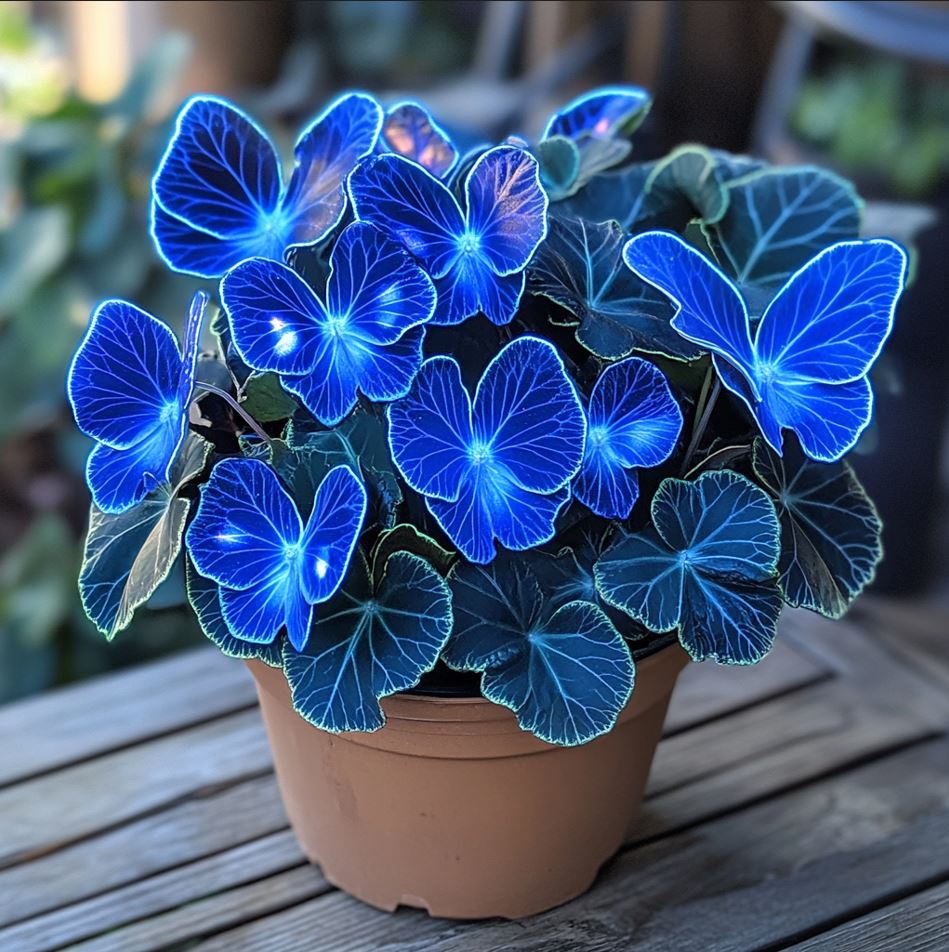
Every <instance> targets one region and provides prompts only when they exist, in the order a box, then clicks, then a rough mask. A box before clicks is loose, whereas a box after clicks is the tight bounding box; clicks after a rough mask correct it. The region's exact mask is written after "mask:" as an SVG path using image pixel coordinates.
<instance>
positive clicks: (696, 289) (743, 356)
mask: <svg viewBox="0 0 949 952" xmlns="http://www.w3.org/2000/svg"><path fill="white" fill-rule="evenodd" d="M623 259H624V260H625V262H626V264H627V266H628V267H630V268H631V269H632V270H633V271H635V272H636V274H638V275H639V276H640V277H641V278H642V279H643V280H645V281H648V282H649V283H650V284H652V285H653V286H654V287H657V288H658V289H659V290H660V291H662V292H663V293H664V294H666V295H667V296H668V297H669V299H670V300H671V301H672V302H673V303H674V304H675V305H676V307H677V309H678V310H677V311H676V314H675V317H673V319H672V326H673V327H674V328H675V329H676V330H677V331H678V332H679V333H680V334H681V335H682V336H683V337H685V338H686V339H687V340H690V341H692V342H694V343H696V344H699V345H701V346H702V347H706V348H708V349H709V350H710V351H712V353H715V354H720V355H722V356H723V357H725V358H726V359H727V360H729V361H731V362H732V363H733V364H735V366H737V367H738V368H739V369H740V370H742V371H743V372H744V373H745V374H746V376H748V377H749V379H752V380H753V374H754V370H753V368H754V363H755V358H754V345H753V344H752V341H751V329H750V327H749V322H748V312H747V310H746V309H745V304H744V301H743V300H742V297H741V295H740V294H739V292H738V289H737V288H736V287H735V286H734V284H732V282H731V281H729V280H728V278H726V277H725V275H724V274H722V273H721V271H719V270H718V268H716V267H715V265H714V264H712V262H711V261H709V259H708V258H706V257H705V256H704V255H703V254H702V253H701V252H700V251H698V250H697V249H696V248H693V247H692V245H690V244H688V242H686V241H685V240H683V239H682V238H680V237H679V236H678V235H676V234H674V233H673V232H665V231H649V232H644V233H643V234H641V235H636V236H634V237H633V238H630V240H629V241H628V242H627V243H626V246H625V247H624V248H623ZM752 388H753V389H754V384H753V383H752Z"/></svg>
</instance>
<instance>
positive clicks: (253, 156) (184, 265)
mask: <svg viewBox="0 0 949 952" xmlns="http://www.w3.org/2000/svg"><path fill="white" fill-rule="evenodd" d="M381 125H382V109H381V108H380V107H379V104H378V103H377V102H376V101H375V100H374V99H373V98H372V97H371V96H367V95H365V94H364V93H349V94H347V95H345V96H342V97H340V98H339V99H337V100H336V101H335V102H334V103H332V104H331V105H330V106H329V107H328V108H327V109H326V110H325V111H324V112H323V113H322V114H321V115H320V116H319V117H318V118H317V119H315V120H314V121H313V123H311V124H310V125H309V126H308V127H307V128H306V129H304V131H303V132H302V134H301V135H300V138H299V139H297V144H296V147H295V149H294V160H295V163H294V168H293V174H292V175H291V177H290V181H289V183H288V184H287V185H286V187H284V184H283V180H282V176H281V172H280V160H279V159H278V157H277V153H276V151H275V149H274V147H273V144H272V143H271V141H270V139H268V138H267V136H266V135H265V133H264V132H263V131H262V130H261V129H260V128H259V127H258V126H257V125H256V124H255V123H254V121H253V120H252V119H250V118H249V117H248V116H246V115H245V114H244V113H243V112H241V111H240V110H239V109H237V108H236V107H235V106H233V105H232V104H230V103H228V102H225V101H224V100H223V99H217V98H215V97H210V96H199V97H196V98H194V99H191V100H189V101H188V102H187V103H186V104H185V105H184V107H183V108H182V110H181V112H180V113H179V115H178V120H177V124H176V126H175V132H174V135H173V137H172V139H171V141H170V142H169V144H168V148H167V150H166V151H165V154H164V156H163V158H162V160H161V163H160V164H159V166H158V171H157V172H156V173H155V178H154V180H153V182H152V196H153V201H152V224H151V228H152V237H153V238H154V240H155V245H156V247H157V248H158V251H159V254H161V256H162V257H163V258H164V260H165V262H166V263H167V264H168V266H169V267H171V268H172V269H174V270H175V271H182V272H185V273H186V274H193V275H196V276H198V277H202V278H215V277H220V276H221V275H222V274H224V273H225V272H226V271H227V270H228V269H229V268H231V267H232V266H233V265H235V264H237V263H238V262H239V261H243V260H244V259H245V258H250V257H255V256H260V257H265V258H275V259H279V258H282V257H283V255H284V252H285V251H287V249H289V248H291V247H293V246H295V245H306V244H312V243H314V242H317V241H320V240H322V239H323V238H324V237H325V236H326V235H327V234H329V232H330V231H332V229H333V228H335V227H336V225H337V224H338V223H339V221H340V218H341V217H342V214H343V210H344V208H345V203H346V192H345V182H346V176H347V175H348V174H349V173H350V171H351V170H352V168H353V166H355V164H356V163H357V162H358V161H359V159H360V158H362V157H363V156H365V155H368V154H369V153H371V152H372V150H373V149H374V148H375V145H376V139H377V138H378V135H379V129H380V127H381Z"/></svg>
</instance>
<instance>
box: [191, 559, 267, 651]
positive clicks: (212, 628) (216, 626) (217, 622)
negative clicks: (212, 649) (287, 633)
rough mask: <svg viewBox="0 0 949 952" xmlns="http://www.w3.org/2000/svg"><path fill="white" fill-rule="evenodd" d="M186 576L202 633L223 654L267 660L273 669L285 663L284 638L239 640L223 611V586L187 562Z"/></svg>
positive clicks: (192, 605)
mask: <svg viewBox="0 0 949 952" xmlns="http://www.w3.org/2000/svg"><path fill="white" fill-rule="evenodd" d="M185 566H186V567H185V575H186V578H187V585H188V600H189V601H190V602H191V607H192V608H193V609H194V613H195V615H196V616H197V619H198V624H200V626H201V630H202V631H203V632H204V634H205V635H206V636H207V637H208V639H209V640H210V641H212V642H213V643H214V644H215V645H217V647H218V648H220V649H221V651H222V652H223V653H224V654H225V655H227V656H228V657H229V658H239V659H240V660H242V661H250V660H256V661H263V662H264V664H267V665H269V666H270V667H271V668H279V667H281V666H282V664H283V657H282V654H283V645H282V644H281V642H280V639H275V640H274V641H272V642H271V643H270V644H263V645H260V644H257V645H255V644H253V643H251V642H249V641H243V640H242V639H240V638H235V637H234V636H233V635H232V634H231V632H230V630H229V629H228V627H227V622H226V621H225V620H224V615H223V613H222V611H221V601H220V592H221V587H220V586H219V585H218V584H217V582H215V581H213V580H212V579H209V578H205V577H204V576H203V575H201V574H200V573H199V572H197V571H196V570H195V568H194V566H193V565H192V563H191V560H190V559H189V560H187V561H186V563H185Z"/></svg>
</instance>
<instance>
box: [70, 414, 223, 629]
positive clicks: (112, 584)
mask: <svg viewBox="0 0 949 952" xmlns="http://www.w3.org/2000/svg"><path fill="white" fill-rule="evenodd" d="M210 450H211V444H210V443H208V442H206V441H205V440H203V439H201V437H199V436H197V435H195V434H193V433H192V434H189V436H188V437H187V439H186V440H185V443H184V445H183V447H182V450H181V453H180V454H179V455H178V457H177V459H176V461H175V464H174V466H173V468H172V471H171V473H170V474H169V475H170V483H169V484H168V485H163V486H159V487H158V488H156V489H155V490H154V491H153V492H152V493H151V494H150V495H149V496H148V497H146V498H145V499H144V500H143V501H142V502H141V503H139V504H138V505H136V506H134V507H132V508H130V509H127V510H125V511H124V512H122V513H118V514H109V513H104V512H102V511H101V510H99V509H96V508H95V507H94V506H93V508H92V510H91V512H90V515H89V532H88V534H87V536H86V544H85V550H84V552H83V563H82V569H81V570H80V573H79V594H80V596H81V598H82V605H83V608H84V609H85V611H86V614H87V615H88V616H89V618H90V619H91V620H92V621H93V622H94V624H95V625H96V627H97V628H98V629H99V630H100V631H101V632H103V633H104V634H105V636H106V637H107V638H109V639H110V640H111V639H112V638H113V637H114V636H115V634H116V633H117V632H118V631H121V630H122V629H123V628H126V627H128V625H129V623H130V622H131V620H132V615H133V614H134V612H135V609H136V608H138V607H139V606H140V605H143V604H144V603H145V602H146V601H147V600H148V599H149V598H150V597H151V596H152V594H153V593H154V592H155V590H156V589H157V588H158V586H159V585H160V584H161V582H162V581H163V580H164V579H165V578H166V577H167V576H168V573H169V572H170V571H171V567H172V565H173V564H174V562H175V560H176V559H177V558H178V554H179V552H180V551H181V536H182V533H183V532H184V528H185V520H186V519H187V516H188V511H189V509H190V508H191V501H190V500H189V499H188V498H187V497H186V496H183V495H182V494H181V489H182V487H183V486H184V484H185V483H187V482H189V481H190V480H192V479H194V477H195V476H197V475H198V473H200V472H201V471H202V470H203V469H204V467H205V464H206V461H207V457H208V454H209V452H210Z"/></svg>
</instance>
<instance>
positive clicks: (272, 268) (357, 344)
mask: <svg viewBox="0 0 949 952" xmlns="http://www.w3.org/2000/svg"><path fill="white" fill-rule="evenodd" d="M330 262H331V273H330V277H329V282H328V288H327V304H326V305H324V304H323V302H322V301H320V300H319V298H317V296H316V295H315V294H314V293H313V291H312V289H311V288H310V287H309V286H308V285H307V284H306V282H304V280H303V279H302V278H301V277H300V276H299V275H298V274H296V273H295V272H294V271H293V270H291V269H290V268H288V267H287V266H286V265H283V264H280V263H279V262H276V261H265V260H264V259H260V258H253V259H250V260H248V261H244V262H241V264H239V265H238V266H237V267H235V268H234V269H232V270H231V271H230V272H228V274H227V275H226V276H225V278H224V280H223V281H222V282H221V296H222V298H223V300H224V305H225V307H226V308H227V311H228V314H229V315H230V321H231V330H232V332H233V339H234V344H235V346H236V348H237V350H238V352H239V354H240V356H241V358H242V359H243V360H244V361H245V362H246V363H247V364H248V365H250V366H251V367H253V368H255V369H257V370H269V371H275V372H277V373H280V374H281V375H282V383H283V386H284V388H285V389H286V390H288V391H289V392H290V393H293V394H295V395H296V396H299V397H300V399H301V400H302V401H303V403H304V404H305V405H306V406H307V408H308V409H309V410H310V412H311V413H313V415H314V416H315V417H316V418H317V419H318V420H320V422H321V423H323V424H325V425H327V426H334V425H336V424H337V423H339V422H340V421H341V420H342V419H343V418H344V417H345V416H346V415H347V414H348V413H349V412H350V411H351V410H352V408H353V406H354V405H355V403H356V397H357V392H358V391H359V390H361V391H362V392H363V393H365V394H366V396H367V397H369V398H370V399H372V400H393V399H395V398H396V397H401V396H404V395H405V394H406V393H407V392H408V389H409V386H410V385H411V383H412V380H413V378H414V376H415V373H416V371H417V370H418V368H419V365H420V364H421V362H422V341H423V337H424V331H423V329H422V328H421V327H419V325H421V324H423V323H424V322H425V321H427V320H428V319H429V318H430V317H431V314H432V310H433V308H434V306H435V289H434V287H433V285H432V282H431V280H430V279H429V278H428V276H427V275H426V274H425V273H424V272H423V271H422V270H421V268H420V267H419V266H418V265H417V264H415V263H414V262H413V261H412V260H411V259H410V258H409V256H408V255H407V254H406V252H405V251H404V250H403V249H402V248H401V247H400V246H399V245H398V244H397V243H396V242H394V241H393V240H392V239H391V238H388V237H387V236H386V235H385V233H384V232H382V231H380V230H379V229H378V228H375V227H374V226H373V225H369V224H366V223H363V222H356V223H353V224H351V225H350V226H349V227H348V228H346V230H345V231H344V232H343V234H342V235H341V236H340V238H339V240H338V241H337V243H336V246H335V247H334V249H333V254H332V256H331V259H330Z"/></svg>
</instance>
